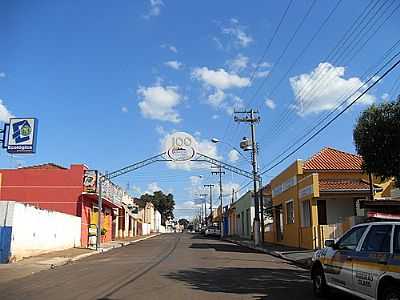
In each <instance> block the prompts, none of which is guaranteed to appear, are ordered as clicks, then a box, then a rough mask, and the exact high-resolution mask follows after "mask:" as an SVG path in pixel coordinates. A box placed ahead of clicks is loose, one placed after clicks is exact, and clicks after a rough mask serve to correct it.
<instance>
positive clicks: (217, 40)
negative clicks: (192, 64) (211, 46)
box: [213, 37, 224, 50]
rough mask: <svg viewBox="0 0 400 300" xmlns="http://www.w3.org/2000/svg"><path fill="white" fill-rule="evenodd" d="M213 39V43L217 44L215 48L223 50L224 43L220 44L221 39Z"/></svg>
mask: <svg viewBox="0 0 400 300" xmlns="http://www.w3.org/2000/svg"><path fill="white" fill-rule="evenodd" d="M213 41H214V42H215V44H216V45H217V48H218V49H219V50H223V49H224V45H223V44H222V42H221V40H220V39H219V38H217V37H213Z"/></svg>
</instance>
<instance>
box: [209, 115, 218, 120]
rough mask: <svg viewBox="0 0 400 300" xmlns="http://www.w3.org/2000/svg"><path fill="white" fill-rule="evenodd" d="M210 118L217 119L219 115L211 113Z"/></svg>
mask: <svg viewBox="0 0 400 300" xmlns="http://www.w3.org/2000/svg"><path fill="white" fill-rule="evenodd" d="M211 119H213V120H217V119H219V115H212V117H211Z"/></svg>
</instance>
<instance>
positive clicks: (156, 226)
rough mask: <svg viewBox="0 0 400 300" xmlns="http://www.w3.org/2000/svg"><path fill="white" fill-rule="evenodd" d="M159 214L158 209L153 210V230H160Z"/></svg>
mask: <svg viewBox="0 0 400 300" xmlns="http://www.w3.org/2000/svg"><path fill="white" fill-rule="evenodd" d="M160 227H161V214H160V212H159V211H158V210H154V231H155V232H161V231H160Z"/></svg>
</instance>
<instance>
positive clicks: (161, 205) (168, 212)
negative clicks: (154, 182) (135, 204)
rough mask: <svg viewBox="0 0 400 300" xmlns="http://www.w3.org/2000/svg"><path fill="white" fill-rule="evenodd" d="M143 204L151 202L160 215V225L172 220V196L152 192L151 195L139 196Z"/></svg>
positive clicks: (173, 205) (173, 202)
mask: <svg viewBox="0 0 400 300" xmlns="http://www.w3.org/2000/svg"><path fill="white" fill-rule="evenodd" d="M140 200H141V201H143V202H151V203H153V205H154V208H155V209H156V210H158V211H159V212H160V214H161V224H162V225H165V221H166V220H169V219H173V218H174V207H175V201H174V196H173V195H172V194H167V195H166V194H164V193H163V192H162V191H157V192H154V193H153V195H149V194H147V193H146V194H144V195H142V196H140Z"/></svg>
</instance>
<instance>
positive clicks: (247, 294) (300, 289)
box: [0, 234, 353, 300]
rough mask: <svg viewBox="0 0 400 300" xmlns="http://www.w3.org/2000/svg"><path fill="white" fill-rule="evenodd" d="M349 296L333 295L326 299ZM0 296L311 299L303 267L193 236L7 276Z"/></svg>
mask: <svg viewBox="0 0 400 300" xmlns="http://www.w3.org/2000/svg"><path fill="white" fill-rule="evenodd" d="M338 297H339V298H340V299H353V298H351V297H347V296H346V295H342V294H340V295H337V294H333V295H332V296H331V297H330V298H331V299H334V298H338ZM0 299H2V300H6V299H13V300H14V299H15V300H17V299H18V300H19V299H24V300H26V299H37V300H39V299H40V300H43V299H57V300H63V299H79V300H81V299H82V300H85V299H98V300H111V299H113V300H119V299H135V300H136V299H146V300H151V299H167V300H178V299H213V300H215V299H267V300H277V299H289V300H296V299H301V300H312V299H315V298H314V297H313V295H312V290H311V282H310V279H309V273H308V271H306V270H304V269H301V268H299V267H296V266H294V265H291V264H290V263H288V262H286V261H284V260H281V259H279V258H275V257H272V256H269V255H266V254H263V253H257V252H254V251H252V250H249V249H247V248H243V247H240V246H237V245H234V244H230V243H227V242H222V241H219V240H217V239H209V238H204V237H202V236H199V235H195V234H164V235H161V236H158V237H155V238H152V239H149V240H146V241H143V242H140V243H137V244H133V245H130V246H127V247H122V248H118V249H115V250H112V251H109V252H107V253H104V254H101V255H95V256H91V257H88V258H86V259H83V260H81V261H78V262H75V263H72V264H69V265H65V266H63V267H59V268H56V269H54V270H47V271H42V272H39V273H36V274H33V275H31V276H28V277H25V278H21V279H16V280H12V281H9V282H7V283H5V284H2V285H1V286H0Z"/></svg>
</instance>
